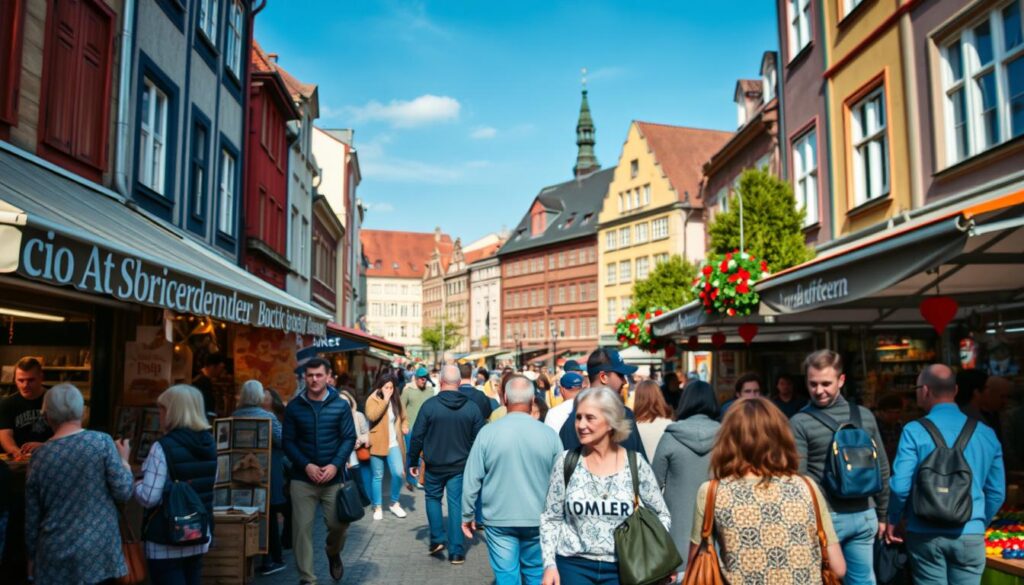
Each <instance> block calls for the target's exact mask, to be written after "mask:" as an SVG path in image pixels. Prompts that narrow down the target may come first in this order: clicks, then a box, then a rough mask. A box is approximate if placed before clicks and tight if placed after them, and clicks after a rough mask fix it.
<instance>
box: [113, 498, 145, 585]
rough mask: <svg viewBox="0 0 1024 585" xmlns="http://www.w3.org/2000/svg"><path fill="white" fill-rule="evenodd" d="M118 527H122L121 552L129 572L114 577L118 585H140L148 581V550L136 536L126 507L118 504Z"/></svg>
mask: <svg viewBox="0 0 1024 585" xmlns="http://www.w3.org/2000/svg"><path fill="white" fill-rule="evenodd" d="M117 518H118V527H119V528H120V529H121V552H122V553H123V554H124V564H125V565H127V566H128V573H127V574H124V575H121V576H120V577H117V578H116V579H114V583H115V584H116V585H140V584H141V583H145V582H146V552H145V550H143V547H142V541H140V540H139V539H138V538H137V537H136V536H135V531H134V530H132V525H131V523H130V522H129V521H128V518H127V517H126V516H125V513H124V508H123V506H121V505H118V506H117Z"/></svg>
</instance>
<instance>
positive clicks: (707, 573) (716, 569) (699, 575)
mask: <svg viewBox="0 0 1024 585" xmlns="http://www.w3.org/2000/svg"><path fill="white" fill-rule="evenodd" d="M717 491H718V480H717V479H713V480H711V483H710V484H708V495H707V499H706V500H705V501H704V525H703V526H702V527H701V530H700V545H699V546H698V547H697V553H696V554H695V555H693V560H691V561H690V564H689V565H687V566H686V576H685V578H684V579H683V585H723V583H724V581H723V580H722V567H721V566H720V565H719V564H718V553H717V552H716V551H715V542H714V539H713V538H712V537H711V530H712V528H713V527H714V523H715V493H716V492H717Z"/></svg>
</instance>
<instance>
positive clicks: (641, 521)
mask: <svg viewBox="0 0 1024 585" xmlns="http://www.w3.org/2000/svg"><path fill="white" fill-rule="evenodd" d="M626 453H627V459H629V472H630V474H631V475H632V477H633V513H632V514H630V516H629V518H626V520H625V521H624V522H623V523H622V524H620V525H619V526H618V527H617V528H616V529H615V555H616V557H618V561H619V580H620V581H621V582H622V585H650V584H653V583H660V582H662V581H664V580H665V578H666V577H668V576H669V575H671V574H672V573H673V572H674V571H675V570H676V568H678V567H679V565H681V564H682V563H683V559H682V558H681V557H680V556H679V550H678V549H677V548H676V544H675V542H673V541H672V536H671V535H669V533H668V530H666V529H665V526H664V525H663V524H662V523H661V520H660V519H659V518H658V515H657V514H655V513H654V512H653V511H651V510H650V509H649V508H646V507H643V506H641V505H640V478H639V477H638V474H637V469H636V452H635V451H632V450H629V451H627V452H626Z"/></svg>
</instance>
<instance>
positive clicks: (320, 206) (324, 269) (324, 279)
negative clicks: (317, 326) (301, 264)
mask: <svg viewBox="0 0 1024 585" xmlns="http://www.w3.org/2000/svg"><path fill="white" fill-rule="evenodd" d="M344 236H345V228H344V227H343V226H342V225H341V221H339V220H338V216H337V215H336V214H335V213H334V208H333V207H331V203H330V201H328V200H327V197H325V196H323V195H320V194H316V195H314V196H313V243H312V248H313V257H312V267H311V272H310V276H311V284H310V287H311V288H310V291H311V293H312V301H313V303H314V304H316V305H318V306H320V307H323V309H324V310H325V311H327V312H328V313H331V314H332V315H337V314H338V306H339V305H340V304H341V296H340V295H339V294H338V292H339V288H340V287H341V282H342V281H341V269H342V258H341V253H340V252H341V249H342V239H343V238H344Z"/></svg>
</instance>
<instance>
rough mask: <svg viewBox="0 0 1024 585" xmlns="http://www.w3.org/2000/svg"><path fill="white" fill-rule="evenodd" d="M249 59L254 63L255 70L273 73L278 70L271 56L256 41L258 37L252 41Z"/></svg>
mask: <svg viewBox="0 0 1024 585" xmlns="http://www.w3.org/2000/svg"><path fill="white" fill-rule="evenodd" d="M249 61H250V62H251V63H252V67H253V70H254V71H258V72H262V73H273V72H274V71H276V69H277V68H276V67H275V66H274V63H273V62H272V61H271V60H270V57H268V56H267V54H266V53H265V52H263V47H261V46H260V44H259V43H257V42H256V39H253V41H252V52H251V53H249Z"/></svg>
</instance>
